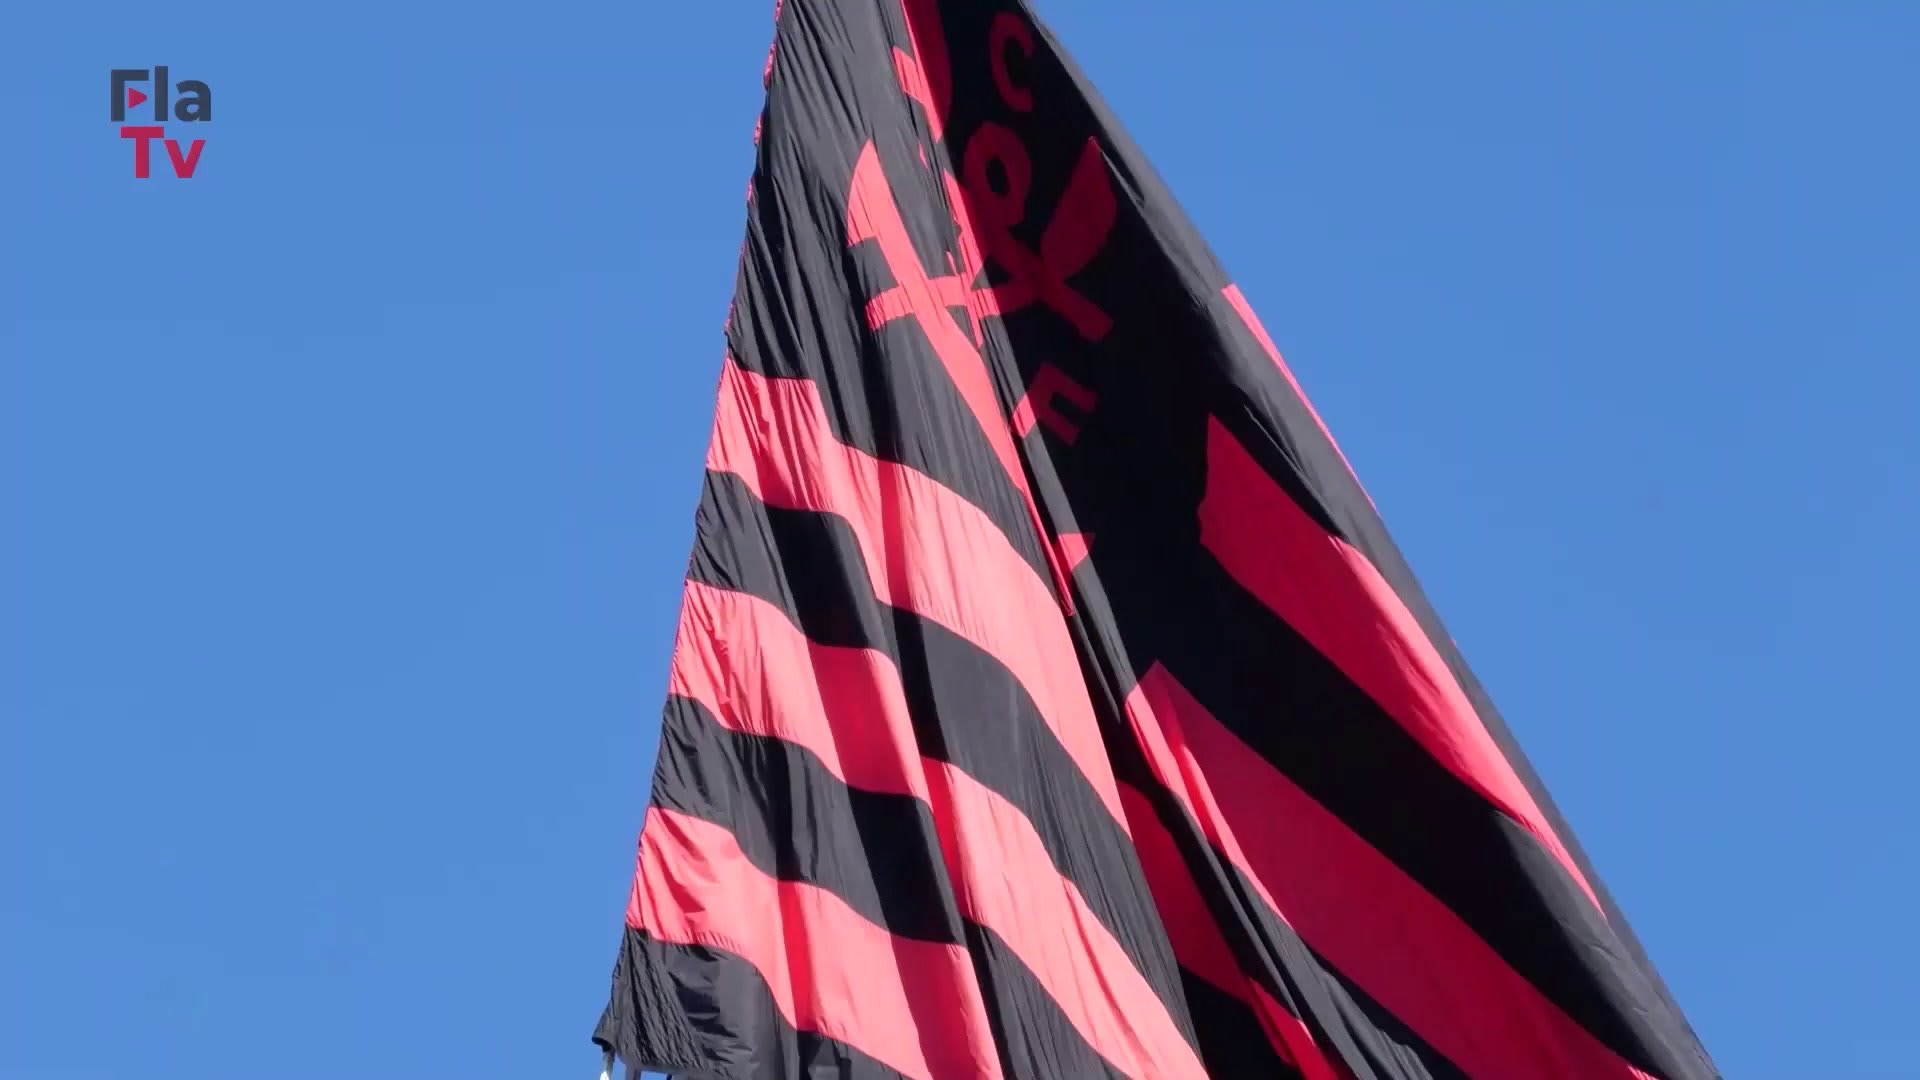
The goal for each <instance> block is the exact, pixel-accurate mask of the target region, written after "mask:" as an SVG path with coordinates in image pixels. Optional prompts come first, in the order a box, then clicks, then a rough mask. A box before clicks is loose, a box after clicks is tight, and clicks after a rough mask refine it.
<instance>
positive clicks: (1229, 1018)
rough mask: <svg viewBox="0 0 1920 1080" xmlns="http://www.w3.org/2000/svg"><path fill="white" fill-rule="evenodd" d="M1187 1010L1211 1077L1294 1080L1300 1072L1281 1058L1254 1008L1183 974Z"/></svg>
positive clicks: (1218, 989)
mask: <svg viewBox="0 0 1920 1080" xmlns="http://www.w3.org/2000/svg"><path fill="white" fill-rule="evenodd" d="M1180 974H1181V978H1182V980H1183V981H1184V983H1185V985H1186V995H1187V1006H1188V1007H1189V1008H1191V1009H1192V1010H1193V1025H1194V1027H1196V1028H1198V1029H1199V1031H1200V1060H1201V1061H1202V1062H1203V1063H1204V1064H1205V1065H1206V1067H1207V1075H1209V1076H1220V1077H1228V1076H1261V1077H1273V1078H1275V1080H1292V1078H1296V1077H1298V1076H1299V1075H1300V1070H1298V1069H1296V1068H1294V1067H1293V1066H1292V1065H1291V1064H1288V1063H1287V1061H1286V1060H1285V1059H1283V1058H1281V1057H1280V1055H1279V1054H1278V1053H1276V1052H1275V1051H1274V1049H1273V1042H1272V1040H1271V1039H1269V1038H1268V1037H1267V1029H1266V1028H1265V1026H1263V1025H1262V1024H1261V1023H1260V1018H1259V1017H1258V1016H1256V1015H1255V1014H1254V1011H1253V1006H1251V1005H1248V1004H1247V1003H1246V1002H1244V1001H1242V1000H1240V999H1239V998H1237V997H1234V996H1233V995H1232V994H1229V993H1227V992H1226V991H1225V990H1222V989H1220V988H1219V987H1217V986H1214V985H1213V984H1212V983H1210V982H1208V981H1206V980H1205V979H1202V978H1200V977H1199V976H1197V975H1194V974H1193V973H1192V972H1188V971H1182V972H1181V973H1180Z"/></svg>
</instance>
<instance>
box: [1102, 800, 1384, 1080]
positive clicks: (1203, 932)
mask: <svg viewBox="0 0 1920 1080" xmlns="http://www.w3.org/2000/svg"><path fill="white" fill-rule="evenodd" d="M1120 799H1121V801H1122V802H1123V803H1124V804H1125V805H1126V808H1127V817H1128V820H1129V821H1131V822H1132V825H1133V843H1134V847H1135V848H1136V849H1137V850H1138V851H1139V852H1140V866H1141V868H1142V869H1144V870H1145V871H1146V874H1147V885H1148V887H1150V888H1151V889H1152V890H1153V902H1154V906H1155V907H1156V908H1158V909H1159V911H1160V916H1161V920H1162V921H1163V922H1164V923H1165V924H1166V927H1167V936H1168V937H1169V938H1170V939H1171V940H1172V942H1173V953H1174V956H1175V958H1177V959H1178V960H1179V961H1180V966H1181V967H1184V968H1186V969H1187V970H1188V971H1190V972H1192V973H1193V974H1194V975H1196V976H1198V977H1199V978H1201V979H1204V980H1206V981H1207V982H1208V983H1211V984H1212V985H1213V986H1215V987H1217V988H1219V989H1220V990H1222V991H1224V992H1225V993H1228V994H1231V995H1233V996H1234V997H1237V998H1239V999H1240V1000H1242V1001H1244V1002H1246V1003H1247V1004H1248V1005H1249V1006H1251V1007H1252V1009H1253V1011H1254V1014H1255V1015H1256V1016H1258V1017H1259V1018H1260V1024H1261V1026H1262V1027H1264V1028H1265V1029H1266V1031H1267V1040H1268V1041H1269V1042H1270V1043H1272V1044H1273V1049H1274V1052H1275V1053H1277V1054H1279V1055H1280V1059H1281V1060H1282V1061H1286V1062H1289V1063H1291V1064H1293V1065H1294V1067H1296V1068H1298V1069H1299V1070H1300V1073H1301V1075H1302V1076H1304V1077H1305V1078H1306V1080H1344V1077H1345V1076H1346V1074H1345V1073H1344V1072H1341V1071H1337V1070H1336V1068H1335V1066H1334V1065H1333V1063H1332V1062H1330V1061H1329V1060H1328V1059H1327V1057H1326V1055H1325V1054H1324V1053H1323V1052H1322V1051H1321V1049H1320V1047H1319V1045H1318V1044H1316V1043H1315V1042H1314V1041H1313V1033H1312V1032H1311V1031H1308V1030H1307V1025H1306V1024H1304V1023H1302V1022H1301V1020H1300V1018H1299V1017H1298V1016H1295V1015H1294V1014H1293V1013H1291V1012H1289V1011H1288V1010H1287V1008H1286V1007H1285V1006H1283V1005H1281V1004H1280V1002H1278V1001H1276V1000H1275V999H1274V997H1273V995H1271V994H1269V993H1267V990H1266V987H1264V986H1261V985H1260V984H1259V983H1257V982H1254V981H1253V980H1252V979H1251V978H1249V977H1247V975H1246V973H1245V972H1244V971H1242V970H1241V967H1240V961H1239V960H1237V959H1235V957H1234V955H1233V947H1232V946H1231V945H1229V944H1228V943H1227V939H1226V937H1225V935H1223V934H1221V932H1220V927H1219V925H1218V924H1217V923H1216V922H1214V918H1213V912H1211V911H1209V910H1208V909H1207V902H1206V900H1205V899H1204V898H1202V897H1201V895H1200V887H1199V886H1198V885H1196V884H1195V883H1194V880H1193V876H1192V875H1191V874H1189V873H1188V872H1187V864H1186V861H1185V860H1184V859H1182V858H1181V857H1180V849H1179V848H1178V847H1177V846H1176V845H1175V843H1174V839H1173V834H1172V833H1169V832H1168V831H1167V828H1166V826H1165V825H1163V824H1161V822H1160V818H1159V816H1158V815H1157V814H1155V813H1154V811H1153V807H1152V805H1151V804H1149V803H1148V802H1147V799H1146V796H1144V795H1142V794H1140V792H1138V791H1136V790H1135V789H1133V788H1131V787H1128V786H1126V785H1122V786H1121V788H1120Z"/></svg>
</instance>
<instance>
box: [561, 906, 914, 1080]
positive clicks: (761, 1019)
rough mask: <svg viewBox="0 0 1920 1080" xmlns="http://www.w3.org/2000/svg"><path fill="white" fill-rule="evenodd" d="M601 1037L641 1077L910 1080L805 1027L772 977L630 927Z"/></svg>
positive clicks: (597, 1035)
mask: <svg viewBox="0 0 1920 1080" xmlns="http://www.w3.org/2000/svg"><path fill="white" fill-rule="evenodd" d="M593 1041H594V1042H597V1043H599V1044H600V1045H601V1046H603V1047H608V1048H611V1049H612V1050H613V1051H614V1053H616V1054H618V1055H619V1056H620V1060H621V1061H623V1062H625V1063H626V1064H627V1067H628V1068H629V1069H632V1070H634V1072H635V1075H638V1072H639V1070H641V1069H645V1070H647V1071H649V1072H664V1073H669V1074H671V1075H673V1076H675V1077H679V1078H684V1080H719V1078H725V1080H791V1078H793V1077H802V1078H805V1080H906V1077H905V1076H903V1075H902V1074H901V1073H899V1072H897V1071H895V1070H894V1069H891V1068H889V1067H888V1066H886V1065H883V1064H881V1063H880V1062H878V1061H875V1060H874V1059H873V1058H871V1057H869V1056H868V1055H866V1054H865V1053H862V1052H861V1051H860V1050H859V1049H857V1048H855V1047H852V1046H849V1045H847V1044H846V1043H843V1042H840V1041H838V1040H836V1039H830V1038H827V1037H826V1036H824V1035H821V1034H820V1033H818V1032H814V1031H797V1030H795V1029H794V1027H793V1025H791V1024H789V1023H787V1020H786V1018H785V1017H784V1016H782V1015H780V1010H779V1008H778V1007H777V1006H775V1004H774V1000H773V993H772V992H771V991H770V990H768V989H767V982H766V979H765V978H764V977H763V976H762V975H761V974H760V972H759V969H757V968H755V967H754V966H753V965H752V964H751V963H749V962H747V960H745V959H744V958H742V957H740V956H737V955H735V954H733V953H730V952H726V951H724V950H721V949H712V948H707V947H705V946H700V945H678V944H673V943H670V942H665V941H659V940H656V939H655V938H653V937H650V936H649V935H648V934H647V933H646V931H644V930H636V929H633V928H632V927H628V928H627V931H626V936H625V937H624V938H623V939H622V940H621V943H620V956H619V958H618V959H617V960H616V961H615V964H614V969H613V993H612V995H611V996H610V997H609V999H608V1002H607V1008H606V1011H605V1012H603V1013H602V1014H601V1016H600V1023H599V1025H598V1026H597V1027H595V1028H594V1032H593Z"/></svg>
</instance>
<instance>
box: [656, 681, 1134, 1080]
mask: <svg viewBox="0 0 1920 1080" xmlns="http://www.w3.org/2000/svg"><path fill="white" fill-rule="evenodd" d="M661 727H662V732H661V745H660V759H659V764H658V766H657V768H656V770H655V779H654V802H655V803H656V804H657V805H659V806H662V807H666V808H668V809H672V810H676V811H679V812H681V813H685V814H688V815H690V816H693V817H697V818H700V819H702V820H705V821H710V822H712V823H714V824H715V825H718V826H720V827H722V828H724V829H726V830H727V831H728V832H730V833H732V834H733V836H734V837H735V838H736V839H737V840H738V841H739V843H740V849H741V851H742V852H744V853H745V855H746V857H747V859H748V861H749V862H752V863H753V864H754V865H755V866H757V867H759V868H760V869H761V870H763V871H765V872H766V873H767V874H769V875H771V876H773V877H776V878H779V879H780V880H783V881H797V882H804V883H806V884H808V885H814V886H817V887H819V888H822V889H825V890H827V891H828V892H831V893H833V894H834V895H835V896H837V897H839V898H840V899H842V900H845V901H846V902H847V904H848V906H849V907H852V908H853V909H854V910H855V911H856V912H858V913H860V914H861V915H862V916H864V917H865V918H866V919H867V920H868V921H869V922H871V923H873V924H874V925H876V926H878V927H880V928H881V929H883V930H886V931H887V932H889V933H892V934H896V935H899V936H901V937H911V938H918V939H920V940H923V941H933V942H938V943H940V944H944V945H963V946H965V947H966V948H967V950H968V952H969V954H970V955H971V957H972V959H973V966H974V973H975V975H976V977H977V978H978V979H979V981H980V986H981V991H982V993H983V995H985V996H986V998H987V999H988V1005H989V1008H988V1019H989V1021H990V1022H991V1023H992V1024H993V1033H994V1036H995V1041H996V1043H997V1044H998V1046H999V1048H1000V1051H1001V1053H1002V1055H1003V1060H1002V1062H1001V1064H1002V1067H1003V1068H1004V1069H1005V1070H1006V1074H1007V1075H1008V1076H1086V1077H1094V1076H1114V1077H1118V1076H1120V1075H1122V1074H1120V1073H1118V1072H1117V1071H1116V1070H1114V1069H1113V1068H1112V1067H1111V1066H1110V1065H1109V1064H1108V1063H1107V1062H1106V1061H1105V1060H1104V1059H1103V1058H1102V1057H1101V1056H1100V1054H1099V1053H1098V1051H1096V1050H1095V1049H1094V1048H1093V1047H1092V1046H1091V1045H1089V1044H1088V1043H1087V1041H1086V1040H1085V1039H1084V1038H1083V1037H1082V1036H1081V1035H1080V1033H1079V1031H1078V1030H1077V1029H1076V1028H1075V1027H1074V1026H1073V1023H1072V1022H1071V1021H1070V1020H1068V1018H1067V1016H1066V1014H1065V1013H1063V1012H1062V1011H1061V1010H1060V1006H1059V1005H1058V1003H1057V1002H1055V1001H1054V999H1053V998H1052V997H1050V996H1049V995H1048V994H1047V992H1046V990H1045V988H1044V987H1043V986H1042V985H1041V983H1040V981H1039V980H1038V979H1037V978H1036V977H1035V976H1034V975H1033V973H1032V972H1031V971H1030V970H1029V969H1028V968H1027V967H1026V965H1025V964H1023V963H1022V962H1021V961H1020V959H1019V958H1018V957H1017V956H1015V955H1014V953H1013V951H1012V950H1011V949H1009V948H1007V946H1006V945H1005V943H1004V942H1003V941H1002V940H1001V939H1000V938H999V937H998V936H997V935H996V934H995V933H994V932H993V931H991V930H989V929H986V928H984V927H980V926H978V925H975V924H973V923H972V922H970V921H968V920H964V919H963V918H962V917H961V915H960V913H959V908H958V906H957V905H956V903H955V901H954V893H953V888H952V884H951V882H950V879H949V878H948V875H947V870H946V866H945V865H944V862H943V860H942V857H941V855H940V839H939V835H938V834H937V832H936V831H935V826H934V821H933V814H932V811H931V810H930V809H929V808H928V806H927V805H926V804H925V803H923V802H921V801H920V800H918V799H916V798H914V797H912V796H910V795H895V794H887V793H881V792H872V791H863V790H860V789H858V788H852V787H849V786H847V785H846V784H843V783H841V782H840V780H839V778H837V777H835V776H834V775H833V773H832V772H830V771H829V770H828V769H827V767H826V765H825V764H824V763H823V762H821V760H820V759H819V758H818V757H816V756H815V755H814V754H813V753H812V752H810V751H808V750H807V749H805V748H804V747H801V746H797V745H795V744H793V743H789V742H786V741H784V740H781V739H774V738H768V737H765V736H760V735H751V734H746V733H742V732H737V731H732V730H729V729H727V728H725V727H722V726H721V725H720V724H719V723H718V721H716V720H715V719H714V718H713V716H712V714H711V713H709V712H708V711H707V709H706V708H705V707H704V706H702V705H701V704H700V703H699V702H696V701H693V700H691V699H688V698H682V697H675V698H670V699H669V700H668V702H667V708H666V711H665V714H664V717H663V720H662V724H661Z"/></svg>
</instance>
